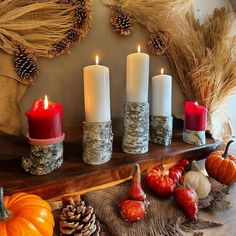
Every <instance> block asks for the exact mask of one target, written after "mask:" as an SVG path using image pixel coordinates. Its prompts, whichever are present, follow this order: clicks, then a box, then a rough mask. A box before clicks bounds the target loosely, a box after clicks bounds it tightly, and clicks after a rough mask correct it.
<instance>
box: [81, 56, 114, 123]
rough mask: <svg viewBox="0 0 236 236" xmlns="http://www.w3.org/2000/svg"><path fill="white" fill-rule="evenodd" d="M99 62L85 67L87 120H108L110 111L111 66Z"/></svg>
mask: <svg viewBox="0 0 236 236" xmlns="http://www.w3.org/2000/svg"><path fill="white" fill-rule="evenodd" d="M98 64H99V59H98V56H96V65H90V66H86V67H84V105H85V121H87V122H108V121H110V120H111V111H110V79H109V68H108V67H106V66H101V65H98Z"/></svg>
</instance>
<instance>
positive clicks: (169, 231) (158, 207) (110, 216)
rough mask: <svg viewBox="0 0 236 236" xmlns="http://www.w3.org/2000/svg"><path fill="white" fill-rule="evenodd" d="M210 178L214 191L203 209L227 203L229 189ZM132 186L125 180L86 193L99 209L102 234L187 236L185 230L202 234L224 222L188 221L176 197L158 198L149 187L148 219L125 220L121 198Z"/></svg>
mask: <svg viewBox="0 0 236 236" xmlns="http://www.w3.org/2000/svg"><path fill="white" fill-rule="evenodd" d="M210 181H211V184H212V186H213V187H212V192H211V194H210V197H209V199H205V200H204V201H201V208H211V209H218V207H219V206H220V205H221V203H222V202H223V203H225V202H226V200H225V197H226V194H227V191H228V188H227V187H226V186H224V185H221V184H219V183H218V182H216V181H215V180H213V179H210ZM128 187H129V183H125V184H121V185H117V186H114V187H111V188H107V189H103V190H98V191H94V192H91V193H87V194H86V196H85V200H86V201H87V202H88V204H90V205H92V206H93V207H94V208H95V209H96V215H97V217H98V218H99V220H100V222H101V223H102V224H103V233H102V235H109V236H112V235H114V236H134V235H135V236H145V235H148V236H156V235H158V236H183V235H184V233H185V232H192V233H195V235H202V234H201V232H199V231H200V230H202V229H207V228H215V227H219V226H221V225H222V224H221V223H218V222H212V221H206V220H203V219H199V220H198V221H196V222H191V221H188V220H187V219H186V217H185V215H184V214H183V212H182V210H181V209H180V208H179V207H178V206H177V205H176V203H175V202H174V200H173V198H170V199H161V198H158V197H156V196H154V195H153V194H152V193H150V191H149V190H148V189H145V192H146V193H147V200H148V201H149V202H150V207H149V208H148V212H147V214H146V216H145V218H144V219H143V220H141V221H139V222H136V223H129V222H125V221H124V220H122V219H121V218H120V215H119V208H118V203H119V201H120V200H121V199H124V198H126V196H127V190H128ZM219 195H220V196H221V197H220V199H219V198H217V196H219ZM216 205H217V206H218V207H216ZM223 205H224V204H223ZM228 207H229V204H227V207H221V209H228ZM194 231H197V232H194Z"/></svg>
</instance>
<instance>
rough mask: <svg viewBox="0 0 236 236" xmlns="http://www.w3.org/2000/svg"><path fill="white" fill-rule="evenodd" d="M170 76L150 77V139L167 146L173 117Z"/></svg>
mask: <svg viewBox="0 0 236 236" xmlns="http://www.w3.org/2000/svg"><path fill="white" fill-rule="evenodd" d="M171 109H172V77H171V76H170V75H165V74H164V69H163V68H162V69H161V74H160V75H156V76H154V77H152V110H151V117H150V141H151V142H153V143H157V144H160V145H164V146H168V145H170V144H171V141H172V133H173V118H172V116H171Z"/></svg>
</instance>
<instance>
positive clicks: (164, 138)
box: [150, 116, 173, 146]
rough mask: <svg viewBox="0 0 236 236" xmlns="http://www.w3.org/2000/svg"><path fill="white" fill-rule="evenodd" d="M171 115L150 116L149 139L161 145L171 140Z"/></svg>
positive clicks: (165, 144)
mask: <svg viewBox="0 0 236 236" xmlns="http://www.w3.org/2000/svg"><path fill="white" fill-rule="evenodd" d="M172 133H173V117H172V116H150V141H151V142H152V143H157V144H160V145H163V146H168V145H170V144H171V142H172Z"/></svg>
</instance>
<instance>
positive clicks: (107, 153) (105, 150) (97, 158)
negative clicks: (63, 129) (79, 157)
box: [83, 121, 113, 165]
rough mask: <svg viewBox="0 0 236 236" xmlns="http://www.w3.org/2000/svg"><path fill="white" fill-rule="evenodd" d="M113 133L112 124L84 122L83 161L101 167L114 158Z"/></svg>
mask: <svg viewBox="0 0 236 236" xmlns="http://www.w3.org/2000/svg"><path fill="white" fill-rule="evenodd" d="M112 144H113V133H112V125H111V122H110V121H109V122H86V121H84V122H83V161H84V162H85V163H87V164H90V165H101V164H103V163H106V162H108V161H110V159H111V157H112Z"/></svg>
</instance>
